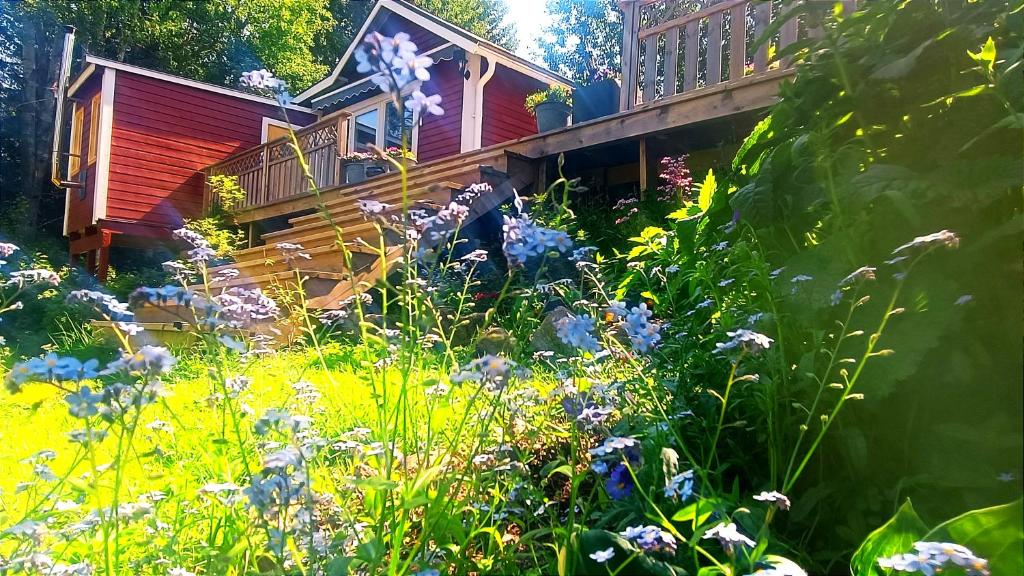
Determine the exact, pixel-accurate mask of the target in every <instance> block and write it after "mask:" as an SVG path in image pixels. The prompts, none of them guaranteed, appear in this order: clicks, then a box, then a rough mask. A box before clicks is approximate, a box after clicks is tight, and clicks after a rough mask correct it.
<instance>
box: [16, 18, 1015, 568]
mask: <svg viewBox="0 0 1024 576" xmlns="http://www.w3.org/2000/svg"><path fill="white" fill-rule="evenodd" d="M1022 23H1024V10H1022V9H1021V8H1020V7H1017V8H1013V7H1010V6H1008V5H1000V3H996V2H978V3H965V4H964V5H962V6H961V5H960V4H959V3H932V2H927V3H926V2H920V3H918V2H902V3H888V2H879V3H866V5H865V6H864V7H863V9H862V10H859V11H858V12H856V13H854V14H853V15H842V14H841V13H837V15H835V16H834V17H832V18H830V19H829V20H828V21H827V22H826V23H825V24H824V26H823V31H822V34H821V36H820V37H815V38H807V39H804V40H801V41H799V42H797V43H795V44H793V45H792V46H790V47H789V48H787V50H789V52H788V53H787V54H784V55H783V56H787V57H792V58H795V59H796V60H797V62H798V70H799V73H798V74H797V76H796V77H795V79H794V80H793V81H792V82H790V83H787V84H784V85H783V89H782V94H781V99H780V101H779V103H778V104H776V105H775V106H774V107H773V108H772V109H771V110H770V111H769V114H768V115H767V117H765V118H764V119H763V120H762V121H761V122H760V123H759V124H758V125H757V126H756V128H755V129H754V131H753V132H752V133H751V134H750V135H749V137H747V138H746V140H745V141H744V142H743V144H742V146H741V147H740V149H739V151H738V153H737V154H736V155H735V159H734V160H733V162H732V163H731V165H728V166H722V167H718V168H717V169H716V170H714V171H711V172H708V173H706V174H699V175H691V174H690V171H689V168H688V164H687V159H686V158H685V157H678V158H675V157H673V158H666V159H665V160H664V162H663V163H662V164H661V187H660V189H659V190H652V191H647V195H646V197H647V199H648V200H645V202H646V204H645V203H643V202H640V201H639V200H632V199H626V200H624V201H622V202H620V204H619V205H618V206H617V207H616V210H615V211H614V214H615V216H614V217H615V218H618V219H620V222H619V223H620V224H621V223H626V222H627V221H629V220H630V219H634V218H635V219H637V220H639V221H643V222H645V223H647V222H652V221H654V222H655V223H654V224H652V225H644V226H643V228H642V229H641V230H639V231H638V232H637V233H636V234H635V235H632V236H629V237H620V238H614V237H611V236H607V237H603V238H602V239H601V240H602V242H601V244H602V249H598V248H596V247H593V246H592V245H591V243H592V242H596V241H595V239H594V238H595V236H596V235H597V234H599V233H602V232H603V231H597V230H588V229H586V228H585V227H583V226H581V225H580V220H581V219H577V215H576V214H575V212H574V207H573V202H572V199H573V198H574V197H576V196H577V195H578V194H581V193H584V192H583V191H582V190H580V186H579V182H578V181H576V180H574V179H571V178H569V177H567V176H566V175H560V177H559V178H558V179H557V180H556V181H555V182H554V183H553V184H552V185H551V186H550V187H548V188H547V189H546V190H538V191H537V192H536V193H534V194H532V196H530V197H522V196H520V195H519V194H518V193H514V194H513V196H512V198H511V199H510V201H509V202H508V203H506V205H504V206H502V207H501V208H500V210H501V211H502V229H501V231H500V234H498V236H500V241H499V242H498V243H497V244H496V245H494V246H491V245H487V244H486V243H480V242H477V241H476V240H475V239H472V238H469V237H466V235H465V234H464V233H463V232H464V226H468V225H469V224H470V222H472V221H473V220H474V219H475V218H477V217H478V216H479V214H477V211H476V210H475V209H474V205H475V201H476V200H478V199H479V198H481V197H483V196H484V195H486V194H489V193H493V192H494V191H493V190H491V189H490V187H489V186H487V185H486V184H478V185H475V186H470V187H468V188H467V189H466V190H464V191H462V192H461V193H460V194H458V196H457V197H454V198H453V199H452V201H451V202H450V203H448V204H446V205H443V206H439V207H437V208H436V209H433V210H425V209H421V208H418V207H417V206H414V205H413V204H412V203H410V202H408V201H407V199H406V201H403V203H402V204H401V205H400V206H387V205H384V204H381V203H380V202H375V201H370V200H364V201H360V210H361V211H362V212H363V214H364V216H365V218H366V220H367V221H368V222H373V223H375V225H376V229H377V232H378V234H377V236H378V237H379V241H375V242H363V244H364V245H362V246H360V249H361V250H371V251H373V252H374V256H375V258H376V259H377V260H378V261H379V262H380V263H381V264H382V269H384V270H388V271H389V272H388V273H387V274H384V275H382V277H381V278H380V279H379V280H378V282H377V283H375V284H373V285H357V284H355V282H356V281H355V279H353V280H352V282H353V286H352V294H353V296H351V297H349V298H347V299H346V300H345V301H344V302H342V303H341V306H340V307H339V308H337V309H334V310H327V311H322V312H316V311H313V310H311V309H310V307H309V306H308V299H307V297H306V294H305V291H304V289H303V285H304V283H305V282H306V281H307V278H306V277H305V276H304V274H303V272H302V262H303V260H305V259H308V258H309V255H308V254H306V252H305V249H304V248H303V247H302V246H301V245H297V244H278V245H276V246H274V249H275V250H276V251H277V253H278V255H277V258H279V259H280V260H281V261H284V262H287V263H289V265H290V267H291V268H290V269H291V270H292V272H294V274H293V275H292V278H291V279H290V280H285V281H281V282H279V283H278V285H276V286H275V287H274V290H273V291H268V293H263V292H260V291H259V290H250V289H246V288H241V287H232V288H218V287H217V286H220V285H222V284H223V280H224V279H227V278H232V277H234V276H237V275H238V271H237V270H231V269H226V270H225V269H223V268H218V269H217V270H216V271H211V269H212V268H213V267H214V264H215V263H216V262H217V261H218V258H220V257H221V256H223V252H224V251H223V250H219V248H220V247H221V246H222V245H224V244H230V242H231V241H232V239H233V237H232V236H231V235H228V236H226V237H225V236H223V235H221V236H218V239H217V240H216V241H215V244H216V245H214V244H211V240H210V239H208V238H207V237H205V236H204V234H201V233H198V232H197V231H196V230H195V227H193V228H192V229H190V228H183V229H181V230H179V231H177V232H176V236H177V238H178V240H179V241H180V242H181V243H182V244H183V245H186V246H187V249H186V250H185V252H184V253H183V254H182V258H181V259H180V260H177V261H171V262H168V263H167V264H166V265H165V268H166V273H167V278H169V280H168V282H167V284H166V285H163V286H154V287H138V288H137V289H135V290H133V291H132V292H131V293H130V294H129V295H127V297H121V298H118V297H117V296H115V295H114V294H113V293H111V292H110V291H107V290H106V289H105V288H103V287H97V286H91V287H79V286H73V285H72V284H73V283H74V281H73V280H72V279H71V276H69V275H68V274H67V273H63V272H62V273H58V271H55V270H52V269H50V268H51V267H47V266H45V265H43V264H45V263H43V264H40V263H39V262H38V261H37V259H36V258H35V257H34V256H33V254H31V253H24V252H23V251H22V248H21V247H19V246H18V245H16V244H14V243H9V242H6V241H5V242H3V243H0V328H3V323H10V322H16V321H17V319H18V316H19V315H20V314H23V313H25V312H26V310H24V309H22V307H23V306H25V307H31V306H33V305H35V304H34V303H38V302H39V301H40V299H42V300H48V301H50V302H53V301H54V300H55V299H58V298H63V299H64V303H63V304H62V306H63V305H66V306H67V307H68V308H69V310H73V311H74V314H83V313H85V314H86V315H89V316H91V317H92V318H94V319H97V320H104V321H107V322H108V326H109V331H110V333H112V334H113V336H112V338H113V343H112V344H111V343H107V344H104V343H102V342H99V341H97V340H96V339H94V338H92V337H91V336H83V337H82V338H79V339H77V340H76V338H73V337H69V338H63V339H54V342H53V343H52V344H51V345H49V346H48V347H47V349H46V350H45V351H44V353H43V354H41V355H38V356H36V355H26V354H25V353H24V352H25V350H26V348H25V347H22V346H19V345H18V343H17V342H14V341H13V340H14V338H17V335H16V334H11V332H9V331H5V332H4V334H7V340H6V341H3V340H0V362H2V366H3V370H4V372H5V373H6V374H5V376H4V378H3V379H4V382H5V384H6V392H0V394H3V395H2V396H0V398H2V402H0V438H2V439H3V441H4V448H3V449H2V450H0V469H2V470H3V471H4V474H3V477H2V478H0V574H44V575H54V576H56V575H64V576H69V575H89V574H110V575H115V574H118V575H119V574H145V575H154V576H155V575H161V576H162V575H167V576H187V575H200V574H203V575H207V574H210V575H214V574H216V575H220V574H232V575H235V574H237V575H242V574H288V575H291V574H308V575H324V576H328V575H329V576H340V575H344V574H352V575H364V574H365V575H378V574H380V575H384V574H387V575H389V576H404V575H414V574H415V575H423V576H425V575H438V576H440V575H456V574H459V575H461V574H531V575H546V574H559V575H571V574H580V575H594V576H602V575H612V576H615V575H623V576H625V575H666V576H671V575H682V574H692V575H700V576H704V575H711V574H723V575H728V576H744V575H752V574H753V575H763V576H769V575H788V576H793V575H802V574H808V573H814V574H826V573H827V574H850V573H852V574H855V575H857V576H871V575H884V574H895V573H920V574H924V575H927V576H931V575H933V574H939V573H941V574H966V575H987V574H995V575H1014V574H1021V573H1024V556H1022V550H1024V519H1022V513H1024V512H1022V501H1021V481H1020V476H1021V473H1022V457H1021V453H1022V448H1024V444H1022V435H1021V405H1022V404H1021V403H1022V398H1021V394H1022V391H1021V381H1022V379H1021V362H1020V359H1021V356H1020V342H1021V339H1020V337H1019V336H1020V292H1019V290H1020V286H1021V281H1022V277H1021V274H1022V271H1021V266H1020V261H1021V260H1020V246H1021V239H1022V237H1021V224H1022V222H1021V218H1022V210H1021V200H1022V193H1024V188H1022V147H1021V142H1022V134H1024V109H1022V108H1021V104H1022V103H1024V80H1022V78H1024V76H1022V74H1021V72H1022V69H1021V57H1022V54H1024V35H1022V28H1024V24H1022ZM355 57H356V59H357V60H358V63H359V71H360V72H361V73H371V74H373V78H374V82H375V84H376V85H377V86H378V87H379V88H380V90H382V91H383V92H384V93H385V94H388V95H389V96H390V98H391V102H392V104H393V105H394V106H395V107H396V108H397V110H398V115H399V117H402V116H403V114H404V112H405V111H406V110H411V112H412V114H413V118H414V119H415V120H416V121H419V119H421V118H422V117H424V116H426V115H442V114H444V113H445V111H444V108H443V107H444V104H445V103H444V102H443V101H441V98H440V96H438V95H427V94H424V93H423V92H421V91H419V90H416V91H413V92H411V93H408V91H407V90H405V89H406V88H407V87H409V86H410V85H411V84H412V83H413V82H414V81H416V80H420V81H424V80H427V79H429V65H430V59H429V58H427V59H424V58H422V57H421V56H419V55H418V54H417V47H416V45H415V44H414V43H412V42H411V41H410V39H409V37H408V35H406V34H402V33H398V34H396V35H395V36H393V37H385V36H381V35H379V34H371V35H369V36H367V37H366V38H365V40H364V41H363V43H362V44H361V46H360V47H359V49H358V50H357V51H356V53H355ZM245 81H246V82H247V83H248V84H250V85H251V86H252V87H253V88H255V89H258V90H264V91H267V92H271V93H273V94H274V95H276V96H277V97H278V99H279V100H280V101H282V102H287V101H288V96H287V90H286V86H285V85H284V83H283V82H282V81H280V80H278V79H277V78H275V77H273V75H271V74H269V73H266V72H265V71H259V72H254V73H250V74H248V75H246V77H245ZM282 110H283V111H284V112H285V113H287V108H284V107H282ZM292 145H293V147H294V149H295V151H296V153H297V154H300V155H301V150H300V146H299V143H298V141H297V140H296V139H295V138H294V134H293V136H292ZM407 150H408V143H406V146H403V149H401V150H375V151H374V153H375V154H376V155H377V156H378V157H380V158H382V159H384V160H387V161H389V162H391V163H392V165H393V167H394V170H396V171H398V172H399V173H400V175H401V177H402V179H403V182H404V181H405V179H406V169H407V165H406V164H407V161H408V160H410V159H412V158H413V157H412V156H410V154H409V153H408V152H407ZM307 179H308V181H309V185H310V188H311V189H312V190H313V192H314V193H315V194H317V195H318V196H319V191H318V190H317V188H316V185H315V179H314V178H313V176H312V175H310V174H309V172H308V170H307ZM697 180H699V182H698V181H697ZM219 185H220V186H222V187H224V188H226V189H227V190H228V191H229V194H230V191H231V190H233V188H232V185H231V183H230V182H221V183H219ZM403 191H404V192H405V193H408V186H403ZM229 203H230V202H229ZM648 204H652V206H648ZM320 213H321V214H322V216H323V218H325V219H327V220H329V221H330V220H331V218H332V216H331V213H330V211H329V210H327V209H326V207H324V206H323V204H321V207H320ZM332 224H333V222H332ZM208 227H209V229H208V230H204V232H208V233H211V234H212V233H216V231H217V230H218V228H217V226H215V225H214V224H209V225H208ZM333 230H334V234H335V239H336V242H335V246H336V248H337V250H338V251H339V252H340V253H341V255H342V258H343V259H344V260H345V261H346V263H347V264H348V266H349V267H350V268H351V266H352V261H353V254H352V248H353V247H354V244H353V238H351V237H350V235H347V233H346V230H344V229H343V228H341V227H339V226H336V225H335V226H334V227H333ZM395 230H397V231H399V232H400V239H399V240H398V241H397V243H396V241H395V240H394V231H395ZM225 238H227V239H225ZM605 246H608V247H609V248H605ZM218 252H220V253H218ZM353 278H354V277H353ZM139 306H149V307H157V308H162V309H164V310H166V311H167V312H169V313H172V314H175V315H177V317H178V318H179V319H180V321H181V323H182V324H183V325H187V326H188V328H187V330H185V332H186V333H187V338H188V339H187V340H186V341H185V343H184V344H179V345H170V344H168V345H161V344H159V343H155V342H150V341H148V340H146V336H147V333H146V331H145V330H144V329H143V327H142V326H140V325H139V324H138V323H136V322H135V319H134V314H133V310H134V309H137V308H138V307H139ZM17 326H19V327H21V328H19V329H24V328H23V327H24V324H23V323H21V324H17ZM86 332H87V333H88V334H91V332H89V331H88V330H86ZM85 338H88V342H83V339H85ZM286 341H287V342H290V344H285V342H286ZM25 356H29V357H25Z"/></svg>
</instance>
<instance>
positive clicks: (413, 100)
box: [405, 90, 444, 119]
mask: <svg viewBox="0 0 1024 576" xmlns="http://www.w3.org/2000/svg"><path fill="white" fill-rule="evenodd" d="M440 104H441V95H440V94H432V95H430V96H427V95H425V94H423V92H420V91H419V90H417V91H415V92H413V93H412V96H411V97H410V98H409V99H408V100H406V101H405V107H406V108H407V109H409V110H411V111H412V113H413V117H414V118H417V119H418V118H420V117H421V116H423V115H424V114H433V115H434V116H443V115H444V108H441V106H440Z"/></svg>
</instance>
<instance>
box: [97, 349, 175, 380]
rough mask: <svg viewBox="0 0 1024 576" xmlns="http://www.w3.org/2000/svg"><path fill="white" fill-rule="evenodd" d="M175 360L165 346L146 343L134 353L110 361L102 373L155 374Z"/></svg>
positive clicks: (168, 368)
mask: <svg viewBox="0 0 1024 576" xmlns="http://www.w3.org/2000/svg"><path fill="white" fill-rule="evenodd" d="M175 362H176V360H175V358H174V356H172V355H171V353H170V352H169V351H168V350H167V348H164V347H162V346H150V345H146V346H143V347H142V348H139V349H138V350H137V351H135V353H134V354H124V355H122V356H121V358H120V359H118V360H115V361H113V362H110V363H109V364H107V369H106V370H104V371H103V372H102V374H114V373H116V372H120V371H126V372H137V373H141V374H144V375H149V376H155V375H157V374H162V373H164V372H167V371H168V370H170V369H171V367H172V366H174V363H175Z"/></svg>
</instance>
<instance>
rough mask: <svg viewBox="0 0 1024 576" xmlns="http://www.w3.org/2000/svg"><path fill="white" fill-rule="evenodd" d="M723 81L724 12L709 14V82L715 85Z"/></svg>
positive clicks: (709, 84) (708, 84)
mask: <svg viewBox="0 0 1024 576" xmlns="http://www.w3.org/2000/svg"><path fill="white" fill-rule="evenodd" d="M721 81H722V13H721V12H715V13H714V14H712V15H710V16H708V83H707V86H714V85H715V84H718V83H719V82H721Z"/></svg>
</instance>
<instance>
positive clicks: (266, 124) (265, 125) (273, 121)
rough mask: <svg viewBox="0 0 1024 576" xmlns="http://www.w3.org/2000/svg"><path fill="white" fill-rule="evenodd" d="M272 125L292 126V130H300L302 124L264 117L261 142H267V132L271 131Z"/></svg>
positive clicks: (280, 126)
mask: <svg viewBox="0 0 1024 576" xmlns="http://www.w3.org/2000/svg"><path fill="white" fill-rule="evenodd" d="M270 126H277V127H278V128H291V129H292V130H298V129H299V128H302V126H300V125H298V124H289V123H287V122H285V121H284V120H278V119H277V118H270V117H268V116H264V117H263V125H262V126H261V127H260V144H266V143H267V133H268V132H270Z"/></svg>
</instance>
